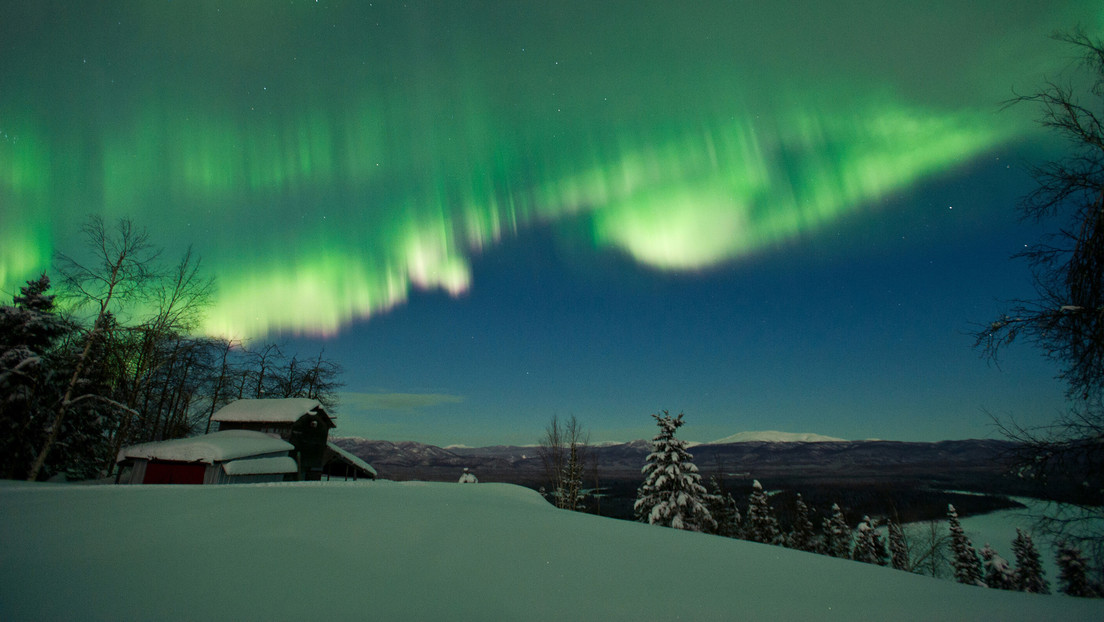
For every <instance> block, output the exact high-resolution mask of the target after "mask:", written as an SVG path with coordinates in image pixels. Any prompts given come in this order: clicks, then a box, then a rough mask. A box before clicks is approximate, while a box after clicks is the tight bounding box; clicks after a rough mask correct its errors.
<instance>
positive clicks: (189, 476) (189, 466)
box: [142, 461, 207, 484]
mask: <svg viewBox="0 0 1104 622" xmlns="http://www.w3.org/2000/svg"><path fill="white" fill-rule="evenodd" d="M206 471H207V465H206V464H203V463H202V462H201V463H198V464H196V463H192V462H153V461H150V462H149V463H148V464H146V477H145V478H144V479H143V480H142V483H143V484H202V483H203V473H204V472H206Z"/></svg>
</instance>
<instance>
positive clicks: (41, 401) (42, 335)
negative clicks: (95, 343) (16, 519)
mask: <svg viewBox="0 0 1104 622" xmlns="http://www.w3.org/2000/svg"><path fill="white" fill-rule="evenodd" d="M49 289H50V279H49V278H47V277H46V275H42V276H41V277H39V278H38V279H36V280H34V281H27V285H26V286H24V287H21V288H20V290H19V295H17V296H15V297H14V298H13V300H12V304H11V305H3V306H0V478H5V479H9V478H15V477H24V476H26V474H27V472H28V471H29V470H30V468H31V463H32V462H33V461H34V457H35V452H36V451H37V450H38V447H39V446H40V445H41V444H42V442H43V440H44V439H45V438H46V428H47V426H48V425H49V419H50V415H51V412H52V409H53V408H55V406H56V403H57V401H58V400H59V399H60V397H61V393H60V389H59V387H60V385H61V382H62V380H59V379H58V378H56V372H55V367H56V361H55V360H54V351H55V349H56V342H57V341H58V339H59V338H60V337H61V336H62V335H64V334H65V333H66V332H68V330H69V329H68V326H67V325H66V323H65V322H64V321H63V320H62V319H61V318H59V317H58V316H57V313H56V312H55V308H54V296H52V295H49V294H47V292H48V291H49Z"/></svg>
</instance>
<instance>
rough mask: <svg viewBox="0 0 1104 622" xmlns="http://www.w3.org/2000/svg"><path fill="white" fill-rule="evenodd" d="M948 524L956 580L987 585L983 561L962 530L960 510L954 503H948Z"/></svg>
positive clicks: (969, 583)
mask: <svg viewBox="0 0 1104 622" xmlns="http://www.w3.org/2000/svg"><path fill="white" fill-rule="evenodd" d="M947 525H948V527H950V530H951V553H952V555H953V556H954V561H953V563H954V576H955V581H958V582H959V583H965V584H967V585H980V586H982V587H984V586H985V581H983V580H982V578H981V562H980V561H978V555H977V551H976V550H975V549H974V545H973V544H971V543H970V539H969V538H967V537H966V532H964V531H963V530H962V524H961V523H959V522H958V511H957V510H955V507H954V506H953V505H947Z"/></svg>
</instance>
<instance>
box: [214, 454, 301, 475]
mask: <svg viewBox="0 0 1104 622" xmlns="http://www.w3.org/2000/svg"><path fill="white" fill-rule="evenodd" d="M222 470H223V471H226V474H227V475H267V474H271V473H295V472H296V471H298V470H299V467H298V466H297V465H296V464H295V458H291V457H289V456H281V457H279V458H246V459H244V460H231V461H230V462H227V463H225V464H223V465H222Z"/></svg>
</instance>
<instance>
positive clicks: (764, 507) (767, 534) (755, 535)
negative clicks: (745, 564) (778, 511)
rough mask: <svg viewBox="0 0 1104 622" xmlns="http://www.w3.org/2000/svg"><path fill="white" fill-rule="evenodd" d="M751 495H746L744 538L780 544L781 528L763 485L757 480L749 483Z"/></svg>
mask: <svg viewBox="0 0 1104 622" xmlns="http://www.w3.org/2000/svg"><path fill="white" fill-rule="evenodd" d="M751 488H752V490H751V495H750V496H749V497H748V509H747V521H745V525H744V539H746V540H751V541H752V542H762V543H763V544H781V543H782V530H781V529H779V527H778V519H777V518H775V517H774V511H773V510H772V509H771V506H770V500H769V499H768V498H767V493H766V492H764V491H763V485H762V484H760V483H759V480H755V481H754V482H752V484H751Z"/></svg>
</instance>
